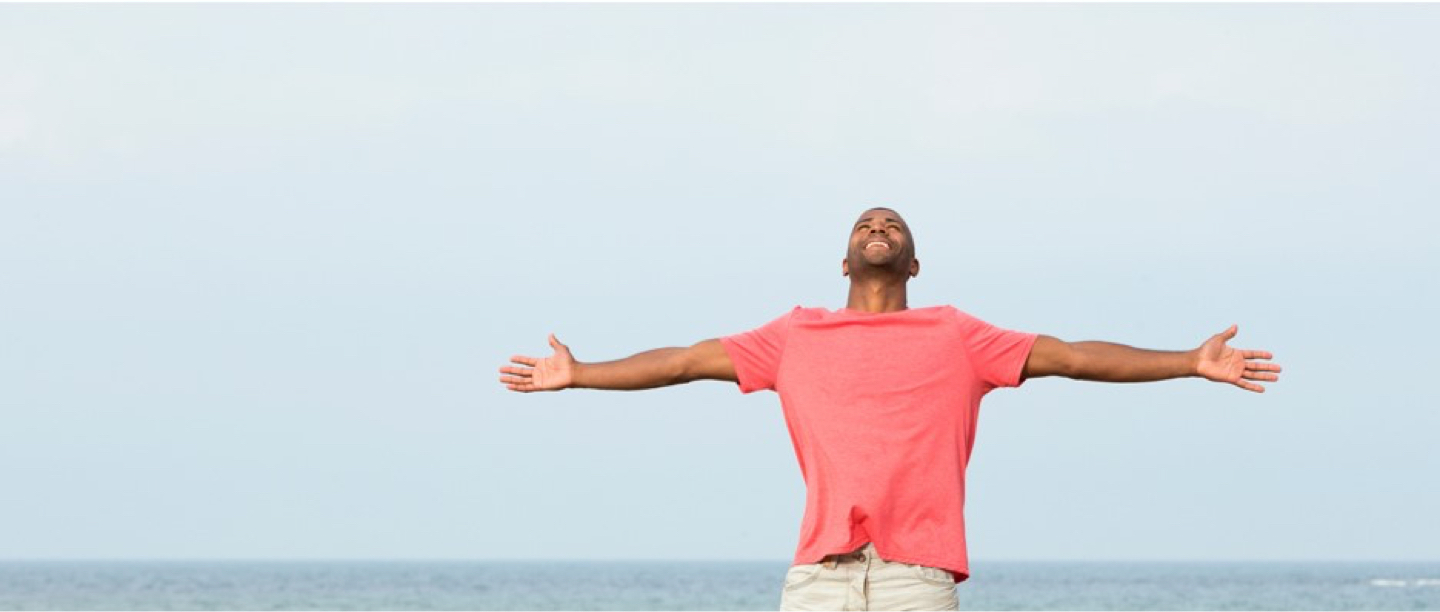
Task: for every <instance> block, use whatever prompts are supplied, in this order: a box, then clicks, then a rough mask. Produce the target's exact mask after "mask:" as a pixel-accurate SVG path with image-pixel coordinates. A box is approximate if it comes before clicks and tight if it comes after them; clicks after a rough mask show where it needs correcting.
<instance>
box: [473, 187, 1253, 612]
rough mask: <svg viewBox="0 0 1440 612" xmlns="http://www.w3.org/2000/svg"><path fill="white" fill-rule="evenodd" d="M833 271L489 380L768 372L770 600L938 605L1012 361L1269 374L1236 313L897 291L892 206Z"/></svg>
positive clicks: (1073, 368) (871, 213) (1230, 375)
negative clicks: (832, 276)
mask: <svg viewBox="0 0 1440 612" xmlns="http://www.w3.org/2000/svg"><path fill="white" fill-rule="evenodd" d="M840 270H841V273H842V274H843V275H845V276H848V277H849V278H850V295H849V299H848V301H847V302H846V304H845V307H844V308H841V309H839V310H834V311H832V310H829V309H825V308H802V307H798V306H797V307H795V308H794V309H793V310H791V311H790V312H787V313H785V314H784V315H782V316H780V317H779V318H777V319H775V320H774V321H771V322H769V323H767V324H765V325H763V326H761V327H759V328H757V329H754V330H752V331H748V332H744V333H739V334H735V335H732V336H726V337H723V338H718V339H712V340H705V341H703V342H700V343H697V344H695V345H694V346H690V347H686V348H681V347H676V348H662V349H656V350H652V351H647V352H643V353H639V354H637V355H634V356H631V357H628V358H625V359H620V360H617V361H608V362H602V363H581V362H579V361H576V360H575V358H574V356H572V355H571V353H570V349H569V348H568V347H566V346H565V345H563V344H561V343H560V341H559V340H557V339H556V338H555V336H554V335H553V334H552V335H551V336H550V346H551V347H553V348H554V354H553V355H551V356H550V357H546V358H543V359H539V358H534V357H525V356H520V355H517V356H514V357H512V358H511V361H512V362H513V363H514V364H516V365H511V366H505V367H502V368H500V373H501V376H500V382H501V383H503V384H504V385H505V386H506V387H507V388H508V389H510V390H513V391H520V392H532V391H555V390H560V389H570V388H589V389H650V388H654V387H662V386H666V385H676V384H681V383H686V382H691V381H695V380H723V381H731V382H736V383H738V384H739V388H740V390H741V391H742V392H744V393H752V392H755V391H760V390H773V391H775V392H777V393H779V395H780V402H781V405H782V407H783V410H784V413H785V422H786V425H787V427H788V428H789V430H790V438H791V440H792V441H793V442H794V446H795V455H796V458H797V459H799V462H800V472H801V475H802V476H803V477H804V479H805V485H806V496H805V515H804V518H803V520H802V521H801V526H800V543H799V547H798V549H797V550H796V552H795V556H794V559H793V564H792V566H791V568H790V571H789V572H788V573H787V574H786V576H785V585H784V588H783V590H782V594H781V601H780V607H781V609H782V610H808V609H814V610H954V609H958V601H957V599H956V593H955V584H956V583H957V582H960V581H963V580H965V579H966V578H967V577H969V565H968V560H967V558H966V552H965V517H964V512H963V508H964V504H965V466H966V464H967V463H968V461H969V458H970V450H971V448H972V447H973V446H974V442H975V424H976V419H977V416H978V414H979V409H980V399H981V398H982V397H984V396H985V394H987V393H989V392H990V391H992V390H994V389H997V388H1000V387H1018V386H1020V385H1021V384H1022V383H1023V382H1024V381H1025V380H1026V379H1029V378H1036V377H1041V376H1063V377H1067V378H1073V379H1078V380H1093V381H1105V382H1145V381H1156V380H1166V379H1171V378H1181V377H1201V378H1205V379H1208V380H1212V381H1216V382H1222V383H1228V384H1232V385H1235V386H1237V387H1239V388H1241V389H1246V390H1249V391H1254V392H1257V393H1258V392H1263V391H1264V388H1263V387H1261V386H1260V385H1259V384H1258V381H1275V380H1279V376H1278V374H1277V373H1278V372H1279V371H1280V366H1279V365H1276V364H1273V363H1264V362H1262V361H1257V360H1268V359H1270V358H1271V355H1270V353H1268V352H1265V351H1256V350H1237V349H1234V348H1231V347H1229V346H1227V345H1226V342H1227V341H1229V340H1230V339H1231V338H1234V337H1235V333H1236V327H1235V326H1233V325H1232V326H1231V327H1230V328H1229V329H1227V330H1225V331H1223V332H1221V333H1219V334H1216V335H1214V336H1212V337H1210V338H1209V339H1208V340H1206V341H1205V342H1204V343H1203V344H1201V345H1200V346H1199V347H1197V348H1195V349H1192V350H1188V351H1151V350H1144V349H1137V348H1132V347H1129V346H1125V345H1121V344H1114V343H1109V342H1097V341H1087V342H1064V341H1061V340H1059V339H1056V338H1054V337H1051V336H1045V335H1039V334H1032V333H1024V332H1018V331H1011V330H1007V329H1002V328H999V327H996V326H993V325H990V324H989V323H986V322H984V321H981V320H979V319H977V318H975V317H972V316H970V315H968V314H966V313H964V312H962V311H960V310H958V309H956V308H954V307H951V306H929V307H924V308H910V307H909V305H908V303H907V301H906V293H905V288H906V283H907V282H909V280H910V279H911V278H914V277H915V276H917V275H919V274H920V260H919V259H916V257H915V242H914V240H913V237H912V236H911V233H910V228H909V227H908V226H907V225H906V224H905V220H904V219H903V218H902V217H901V216H900V214H899V213H897V212H895V211H894V210H892V209H889V208H872V209H870V210H867V211H865V212H864V213H862V214H861V215H860V218H859V219H857V220H856V222H855V224H854V226H852V227H851V230H850V238H849V246H848V249H847V251H846V254H845V259H844V261H842V262H841V264H840Z"/></svg>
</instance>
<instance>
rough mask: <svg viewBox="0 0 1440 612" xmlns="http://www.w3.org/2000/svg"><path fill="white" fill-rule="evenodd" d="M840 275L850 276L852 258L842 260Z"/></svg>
mask: <svg viewBox="0 0 1440 612" xmlns="http://www.w3.org/2000/svg"><path fill="white" fill-rule="evenodd" d="M840 276H850V259H849V258H846V259H842V260H840Z"/></svg>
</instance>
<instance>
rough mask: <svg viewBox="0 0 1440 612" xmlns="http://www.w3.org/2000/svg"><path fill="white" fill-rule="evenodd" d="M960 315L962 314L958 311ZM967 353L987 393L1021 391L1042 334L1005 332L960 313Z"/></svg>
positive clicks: (1007, 330) (1005, 330)
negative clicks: (1027, 363) (999, 389)
mask: <svg viewBox="0 0 1440 612" xmlns="http://www.w3.org/2000/svg"><path fill="white" fill-rule="evenodd" d="M957 312H959V311H957ZM959 314H960V328H961V333H962V334H963V336H964V343H965V350H966V351H967V352H968V353H969V355H970V364H971V365H972V366H973V367H974V368H975V376H976V378H978V379H980V381H981V382H982V383H984V385H985V386H986V388H987V389H994V388H997V387H1018V386H1020V383H1022V382H1024V381H1022V380H1020V375H1021V374H1023V373H1024V372H1025V360H1027V359H1029V358H1030V349H1031V348H1032V347H1034V346H1035V339H1036V338H1038V337H1039V334H1032V333H1027V332H1018V331H1013V330H1009V329H1002V328H999V327H996V326H994V325H991V324H989V323H986V322H984V321H981V320H980V319H977V318H975V317H972V316H970V315H968V314H965V313H963V312H960V313H959Z"/></svg>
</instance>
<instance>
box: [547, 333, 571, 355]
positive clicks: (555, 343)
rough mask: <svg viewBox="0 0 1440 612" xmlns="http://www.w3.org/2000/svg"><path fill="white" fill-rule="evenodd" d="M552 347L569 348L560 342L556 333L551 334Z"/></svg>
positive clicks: (561, 349)
mask: <svg viewBox="0 0 1440 612" xmlns="http://www.w3.org/2000/svg"><path fill="white" fill-rule="evenodd" d="M550 348H553V349H555V350H557V351H563V350H568V349H566V348H565V345H563V344H560V340H559V339H558V338H556V337H555V334H550Z"/></svg>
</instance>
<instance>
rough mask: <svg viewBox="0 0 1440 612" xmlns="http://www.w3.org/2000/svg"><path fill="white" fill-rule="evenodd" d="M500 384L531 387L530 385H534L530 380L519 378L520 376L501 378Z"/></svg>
mask: <svg viewBox="0 0 1440 612" xmlns="http://www.w3.org/2000/svg"><path fill="white" fill-rule="evenodd" d="M500 382H501V383H503V384H507V385H530V384H533V383H532V381H531V380H530V379H528V378H521V377H519V376H501V377H500Z"/></svg>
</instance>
